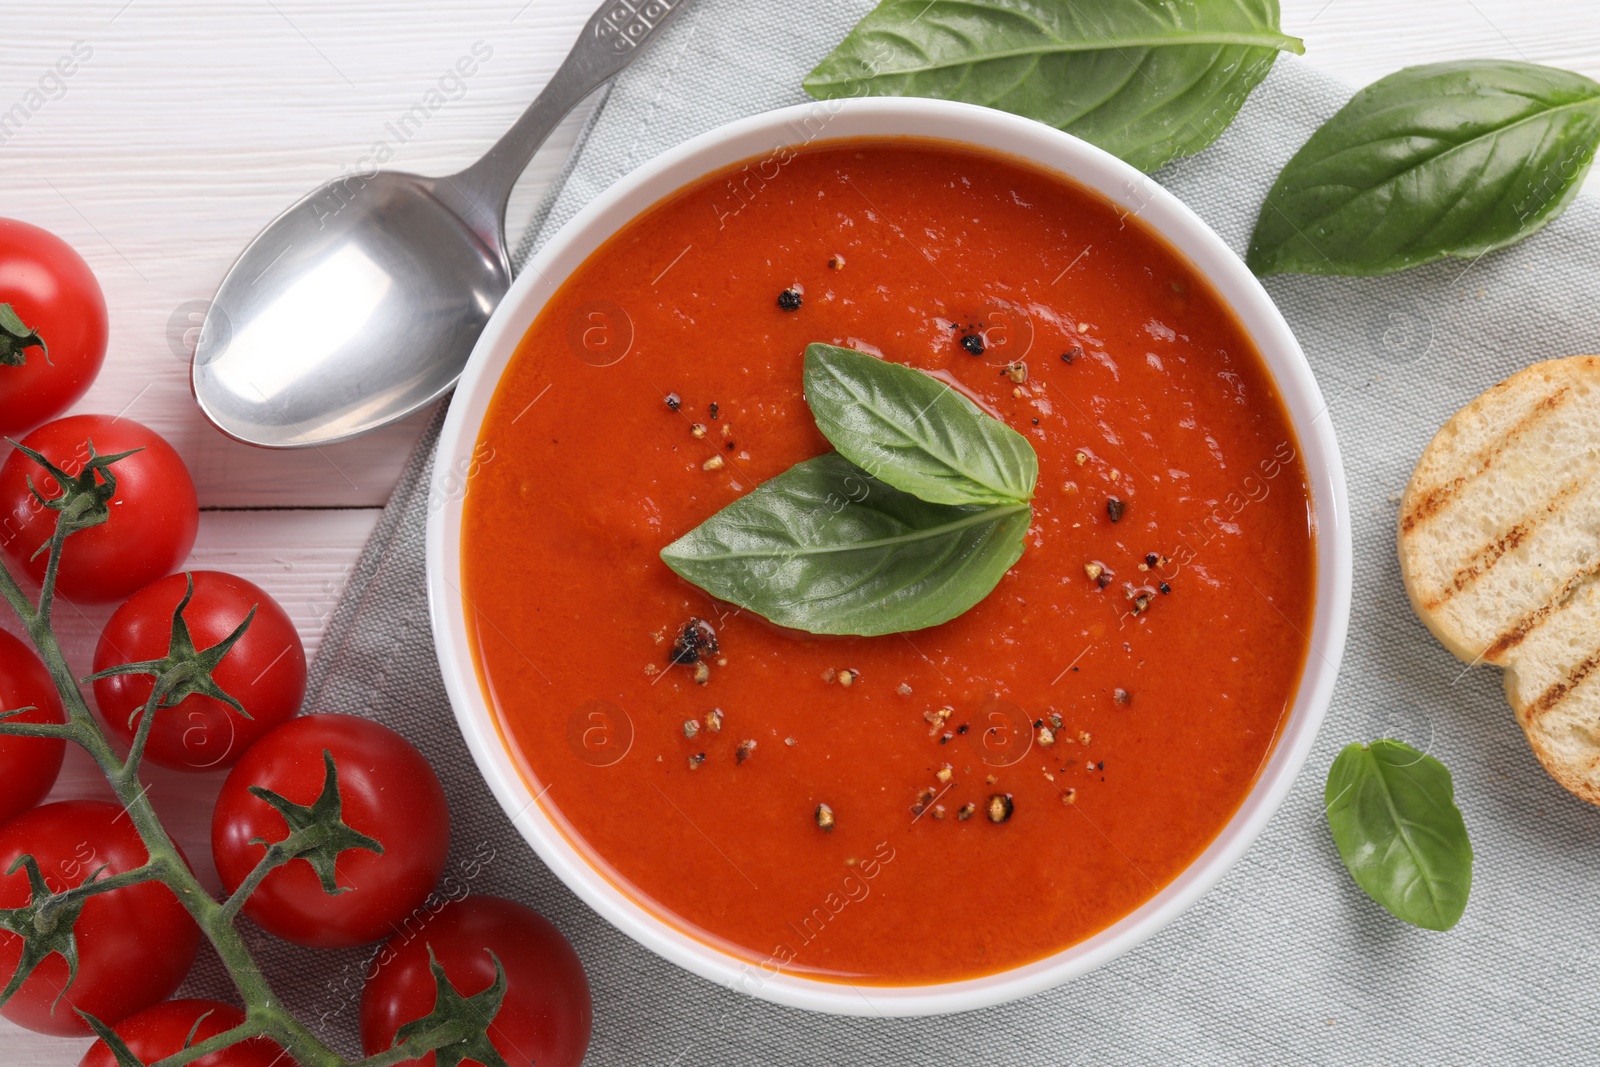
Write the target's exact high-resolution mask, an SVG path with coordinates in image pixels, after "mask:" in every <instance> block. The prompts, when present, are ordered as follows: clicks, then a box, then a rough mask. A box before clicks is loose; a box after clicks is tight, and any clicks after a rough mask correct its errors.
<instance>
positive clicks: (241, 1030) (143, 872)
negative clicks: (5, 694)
mask: <svg viewBox="0 0 1600 1067" xmlns="http://www.w3.org/2000/svg"><path fill="white" fill-rule="evenodd" d="M24 451H27V450H26V449H24ZM30 454H31V453H30ZM34 458H35V459H37V460H40V461H41V462H44V461H43V460H42V457H38V456H35V457H34ZM120 458H122V457H121V456H109V457H97V459H96V461H95V462H96V464H97V465H96V469H97V470H98V472H99V474H100V475H101V476H102V477H103V478H104V479H105V480H106V482H107V483H108V484H109V486H110V487H111V488H112V489H114V488H115V484H116V482H115V477H114V475H112V474H111V471H110V465H111V464H112V463H114V462H115V461H116V460H117V459H120ZM52 473H54V471H52ZM92 481H93V479H92V478H90V479H89V482H90V483H92ZM89 488H90V489H93V488H94V486H93V485H92V484H90V486H89ZM101 488H102V489H103V488H104V487H101ZM35 495H39V494H37V492H36V494H35ZM65 495H66V494H65V493H63V496H65ZM105 495H106V496H107V498H109V494H105ZM39 498H40V500H41V502H44V498H43V496H42V495H41V496H39ZM60 499H61V498H57V502H58V503H59V502H60ZM83 499H87V498H85V497H80V498H77V499H74V500H72V501H68V502H67V503H66V506H65V507H64V508H63V507H57V508H56V510H57V511H58V512H59V513H60V514H59V516H58V518H57V522H56V529H55V531H54V533H53V534H52V535H51V537H50V540H49V541H48V542H46V545H45V546H43V547H42V548H41V551H44V550H48V551H49V553H50V555H49V559H48V560H47V562H46V565H45V573H44V577H43V581H42V582H41V584H40V590H39V594H38V601H37V603H35V602H33V601H32V600H30V599H29V597H28V595H27V593H26V592H25V591H24V590H23V588H22V586H21V584H20V583H19V582H18V580H17V578H16V575H15V574H13V573H12V571H11V569H10V567H9V566H7V565H6V564H5V562H4V561H0V596H3V597H4V599H5V600H6V602H7V603H8V604H9V605H10V607H11V609H12V610H13V611H14V612H15V613H16V615H17V617H18V619H20V620H21V622H22V623H23V625H24V626H25V627H26V629H27V632H28V636H29V638H30V639H31V640H32V642H33V645H34V647H35V648H36V649H37V650H38V652H39V656H40V658H41V659H42V660H43V661H44V665H45V667H46V668H47V669H48V671H49V673H50V677H51V680H52V681H53V682H54V683H55V687H56V689H57V691H58V692H59V693H60V694H61V700H62V704H63V706H64V708H65V710H66V715H67V721H66V722H65V723H20V722H13V721H10V719H11V717H13V716H15V715H18V714H21V713H22V711H25V710H27V709H15V710H12V711H0V735H11V736H26V737H53V738H60V739H63V740H66V741H71V742H72V743H74V744H76V745H78V746H80V747H81V748H83V749H84V751H86V752H87V753H88V754H89V756H90V758H91V759H93V760H94V761H95V764H96V765H97V766H98V767H99V768H100V771H101V773H102V774H104V775H105V778H106V781H107V782H108V783H110V785H111V787H112V790H113V791H114V792H115V793H116V796H117V799H118V800H119V801H121V803H122V804H123V807H124V810H125V811H126V812H127V814H128V817H129V819H130V820H131V821H132V823H133V826H134V828H135V829H136V830H137V831H138V833H139V837H140V839H141V840H142V841H143V843H144V847H145V851H146V854H147V860H146V862H145V863H144V864H143V865H141V866H140V867H138V868H135V869H134V870H131V871H125V872H122V873H120V874H116V875H111V876H108V877H105V878H95V877H94V876H92V875H91V879H90V880H89V881H86V882H85V883H83V884H81V885H79V886H76V887H74V888H72V889H68V890H66V891H64V892H61V893H56V894H54V895H52V896H50V897H48V898H47V899H46V900H45V901H43V902H40V907H39V914H40V915H42V916H44V918H45V919H46V921H47V922H48V917H49V916H50V915H52V914H66V913H67V912H68V911H69V908H70V905H72V904H75V903H77V902H79V901H81V900H83V899H84V898H87V897H90V896H95V895H98V894H101V893H107V892H112V891H114V890H117V889H121V888H124V887H126V886H129V885H134V884H137V883H139V882H148V881H160V882H162V883H164V884H165V885H166V886H167V887H168V888H169V889H171V890H172V892H173V894H174V895H175V896H176V897H177V898H178V900H179V902H180V903H182V905H183V906H184V908H185V909H186V910H187V911H188V912H189V915H190V916H191V917H192V918H193V919H194V921H195V923H196V924H197V925H198V926H199V927H200V930H201V932H202V933H203V934H204V935H205V937H206V939H207V940H209V941H210V942H211V944H212V946H213V947H214V948H215V949H216V952H217V955H218V956H219V957H220V958H221V960H222V964H223V967H224V968H225V969H226V970H227V972H228V976H229V978H231V979H232V981H233V984H234V986H235V988H236V989H237V990H238V992H239V995H240V997H241V998H242V1000H243V1002H244V1004H245V1021H244V1022H243V1023H241V1024H240V1025H239V1026H236V1027H234V1028H233V1029H231V1030H227V1031H224V1032H223V1033H221V1034H217V1035H216V1036H214V1037H210V1038H207V1039H206V1040H204V1041H199V1042H196V1043H195V1044H193V1045H191V1046H189V1047H188V1048H186V1049H184V1050H183V1051H182V1052H178V1053H176V1054H174V1055H171V1056H168V1057H166V1058H164V1059H161V1060H159V1061H157V1062H156V1063H155V1064H151V1065H150V1067H185V1065H187V1064H190V1063H193V1062H194V1061H196V1060H198V1059H201V1058H202V1057H204V1056H207V1055H209V1054H211V1053H213V1052H217V1051H220V1050H222V1049H224V1048H227V1047H229V1046H231V1045H234V1044H237V1043H238V1042H241V1041H245V1040H249V1039H251V1038H257V1037H264V1038H267V1039H270V1040H272V1041H274V1042H276V1043H277V1044H278V1045H279V1046H280V1047H282V1048H283V1049H284V1051H285V1052H287V1053H288V1055H289V1057H290V1058H291V1059H292V1060H293V1061H294V1062H295V1063H296V1064H298V1065H299V1067H392V1065H394V1064H399V1063H402V1062H405V1061H407V1060H413V1059H418V1058H420V1057H422V1056H425V1055H427V1054H428V1053H429V1052H432V1051H434V1050H436V1049H439V1048H442V1047H444V1046H445V1045H449V1044H455V1043H460V1042H463V1041H465V1040H467V1039H468V1038H470V1037H472V1036H474V1034H472V1033H469V1032H467V1030H466V1029H464V1028H463V1026H462V1025H460V1024H459V1023H454V1022H453V1023H446V1024H442V1025H439V1026H436V1027H432V1028H430V1029H428V1030H427V1031H426V1032H424V1033H416V1034H412V1035H410V1036H408V1037H407V1038H405V1039H404V1040H401V1041H399V1042H397V1043H396V1044H395V1045H394V1047H392V1048H390V1049H386V1050H385V1051H383V1052H381V1053H378V1054H377V1055H374V1056H369V1057H367V1058H366V1059H362V1060H357V1061H350V1060H347V1059H345V1058H344V1057H342V1056H340V1055H339V1054H338V1053H337V1052H334V1051H333V1050H332V1049H330V1048H329V1047H328V1045H327V1044H326V1043H324V1042H323V1040H322V1039H321V1038H319V1037H318V1036H317V1035H316V1034H314V1033H313V1032H312V1031H311V1030H310V1029H309V1028H307V1027H306V1026H305V1025H304V1024H303V1023H301V1022H300V1021H299V1020H298V1019H296V1018H295V1017H294V1016H293V1015H292V1014H291V1013H289V1012H288V1011H287V1010H285V1009H284V1007H283V1006H282V1004H283V1002H282V1000H281V999H280V998H279V997H278V995H277V993H276V992H275V991H274V990H273V988H272V984H271V983H270V982H269V981H268V979H267V976H266V974H265V973H264V972H263V971H262V970H261V967H260V965H259V964H258V963H257V962H256V960H255V958H254V957H253V956H252V955H251V953H250V950H249V948H248V947H247V946H246V945H245V943H244V939H243V937H242V936H241V935H240V933H239V931H238V929H237V927H236V926H235V925H234V921H235V919H236V918H237V915H238V911H239V909H240V908H241V907H242V906H243V904H244V901H245V899H247V898H248V896H249V894H250V891H251V890H253V889H254V888H255V887H256V886H257V885H259V884H260V882H261V880H262V879H263V878H265V877H266V876H267V874H268V873H270V872H271V871H272V870H273V869H275V868H276V867H278V866H281V865H282V864H284V863H287V862H290V861H291V860H293V859H294V858H297V857H298V856H299V855H301V853H302V852H303V851H304V848H303V847H302V848H301V851H300V852H295V851H294V850H292V849H284V848H281V847H279V845H273V846H269V848H268V850H267V855H266V856H264V857H263V858H262V861H261V863H260V864H258V866H257V868H256V870H255V871H253V872H252V873H251V875H250V877H249V879H247V880H246V882H245V883H244V884H243V885H241V886H240V887H239V889H238V890H237V891H236V892H235V893H234V894H233V895H232V896H230V897H229V899H228V900H227V901H226V902H219V901H217V900H216V899H215V898H214V897H212V895H211V894H210V893H209V892H207V891H206V889H205V887H204V886H202V885H201V884H200V881H199V879H198V878H196V877H195V874H194V872H193V871H192V870H190V869H189V865H188V863H186V862H185V861H184V859H183V856H182V854H181V853H180V852H179V851H178V846H177V845H176V843H174V842H173V840H172V837H171V836H170V835H169V834H168V833H167V830H166V827H165V826H164V825H163V824H162V822H161V819H160V817H159V816H158V815H157V814H156V811H155V808H154V807H153V806H152V805H151V803H150V798H149V790H148V789H147V788H146V787H145V786H144V785H143V784H142V783H141V781H140V778H139V769H140V764H141V762H142V760H143V754H144V747H145V742H146V740H147V739H148V737H149V734H150V730H151V725H152V722H153V721H154V719H155V716H156V714H157V713H158V712H159V711H160V710H161V703H162V695H163V694H164V692H165V691H166V690H165V689H164V687H163V686H161V685H160V684H157V685H156V686H155V687H154V688H153V691H152V692H151V694H150V698H149V700H148V701H146V703H145V707H144V711H143V713H142V715H141V719H140V723H139V728H138V731H137V733H136V734H135V737H134V740H133V744H132V746H131V748H130V750H129V753H128V755H127V757H126V758H123V757H121V756H119V755H118V753H117V751H116V750H115V748H114V747H113V746H112V745H111V743H110V741H109V740H108V739H107V737H106V734H105V731H104V730H103V729H102V728H101V726H100V723H99V721H98V720H97V719H96V718H95V716H94V714H93V713H92V712H91V711H90V710H89V705H88V703H87V701H85V700H84V696H83V692H82V691H81V690H80V689H79V687H78V680H77V678H76V676H75V675H74V674H73V673H72V670H71V668H70V667H69V666H68V664H67V659H66V656H65V654H64V653H63V652H62V650H61V645H60V642H59V641H58V640H57V638H56V634H55V630H54V628H53V626H52V625H51V608H52V606H53V604H54V600H55V586H56V577H57V574H58V572H59V569H60V562H61V550H62V547H63V546H64V545H65V543H66V539H67V537H68V535H69V534H71V533H73V532H75V530H78V529H84V528H87V527H88V526H92V525H95V524H97V523H103V522H105V521H107V520H108V519H109V515H108V514H101V515H100V516H99V517H98V518H97V517H95V516H94V515H93V514H90V513H89V509H88V508H87V507H86V506H83V505H82V504H81V501H82V500H83ZM101 503H102V504H103V501H101ZM103 510H104V509H102V511H103ZM242 630H243V627H241V628H240V631H237V632H236V633H235V635H234V636H235V638H236V637H237V634H238V633H239V632H242ZM230 644H231V640H230ZM221 654H226V649H224V650H223V652H222V653H221ZM329 762H330V767H329V773H330V776H331V775H332V774H333V769H332V766H331V757H329ZM322 836H326V835H325V834H324V835H322ZM320 840H321V836H318V837H317V838H316V840H312V841H310V844H312V845H315V844H317V843H318V841H320ZM298 843H299V844H300V845H301V846H304V845H305V844H306V841H304V840H302V841H300V842H298ZM280 844H282V843H280ZM275 850H276V851H275ZM290 853H292V854H290ZM19 862H20V861H19ZM96 873H98V872H96ZM486 1022H487V1021H486V1020H485V1026H483V1027H479V1028H478V1029H477V1030H476V1034H477V1035H481V1034H482V1033H483V1032H484V1030H485V1029H486Z"/></svg>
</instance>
